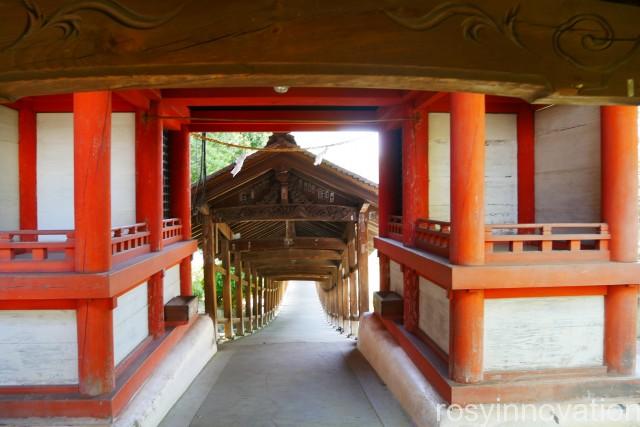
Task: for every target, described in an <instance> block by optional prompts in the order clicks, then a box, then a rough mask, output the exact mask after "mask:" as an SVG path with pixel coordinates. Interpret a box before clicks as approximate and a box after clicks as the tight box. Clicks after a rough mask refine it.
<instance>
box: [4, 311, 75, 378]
mask: <svg viewBox="0 0 640 427" xmlns="http://www.w3.org/2000/svg"><path fill="white" fill-rule="evenodd" d="M77 383H78V331H77V326H76V312H75V310H0V386H8V385H45V384H48V385H57V384H77Z"/></svg>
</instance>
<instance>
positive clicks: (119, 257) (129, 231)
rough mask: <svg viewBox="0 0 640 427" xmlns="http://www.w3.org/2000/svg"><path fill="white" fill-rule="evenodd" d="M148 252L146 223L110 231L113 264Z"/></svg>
mask: <svg viewBox="0 0 640 427" xmlns="http://www.w3.org/2000/svg"><path fill="white" fill-rule="evenodd" d="M147 252H149V228H148V227H147V224H146V223H140V224H133V225H127V226H124V227H116V228H112V229H111V255H112V257H113V262H114V263H117V262H121V261H125V260H127V259H130V258H132V257H135V256H138V255H141V254H143V253H147Z"/></svg>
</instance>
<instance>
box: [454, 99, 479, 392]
mask: <svg viewBox="0 0 640 427" xmlns="http://www.w3.org/2000/svg"><path fill="white" fill-rule="evenodd" d="M484 143H485V98H484V95H480V94H471V93H453V94H451V242H450V249H449V250H450V252H449V259H450V260H451V262H452V263H453V264H460V265H481V264H483V263H484ZM450 316H451V317H450V331H451V340H450V342H451V344H450V353H451V356H450V359H449V371H450V375H451V378H452V379H453V380H454V381H457V382H461V383H475V382H479V381H482V356H483V348H482V339H483V329H484V293H483V292H482V291H455V292H453V295H452V300H451V315H450Z"/></svg>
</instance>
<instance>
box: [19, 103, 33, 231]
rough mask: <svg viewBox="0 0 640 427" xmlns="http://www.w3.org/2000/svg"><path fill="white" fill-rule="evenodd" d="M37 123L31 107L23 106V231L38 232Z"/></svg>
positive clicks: (21, 183)
mask: <svg viewBox="0 0 640 427" xmlns="http://www.w3.org/2000/svg"><path fill="white" fill-rule="evenodd" d="M36 123H37V122H36V113H35V112H34V111H33V110H32V109H31V108H30V106H29V105H21V106H20V109H19V110H18V141H19V142H18V164H19V176H20V178H19V187H20V229H21V230H36V229H37V228H38V202H37V200H38V195H37V178H36V177H37V171H36V152H37V124H36ZM24 237H27V236H24Z"/></svg>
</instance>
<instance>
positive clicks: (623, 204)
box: [601, 106, 638, 375]
mask: <svg viewBox="0 0 640 427" xmlns="http://www.w3.org/2000/svg"><path fill="white" fill-rule="evenodd" d="M637 118H638V117H637V107H627V106H611V107H602V108H601V130H602V148H601V152H602V217H603V220H604V222H606V223H608V224H609V231H610V233H611V240H610V241H609V250H610V253H611V261H616V262H635V261H636V257H637V244H638V211H637V191H638V176H637V171H638V151H637V149H638V134H637V123H638V122H637ZM637 298H638V290H637V286H635V285H630V286H624V285H623V286H609V287H608V290H607V296H606V297H605V350H604V358H605V364H606V365H607V367H608V370H609V372H611V373H615V374H624V375H630V374H633V373H634V372H635V365H636V316H637Z"/></svg>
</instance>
